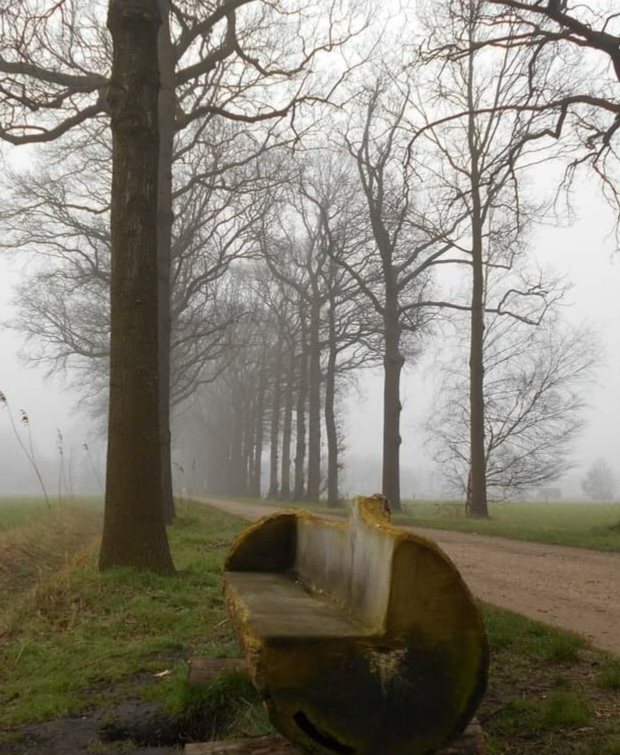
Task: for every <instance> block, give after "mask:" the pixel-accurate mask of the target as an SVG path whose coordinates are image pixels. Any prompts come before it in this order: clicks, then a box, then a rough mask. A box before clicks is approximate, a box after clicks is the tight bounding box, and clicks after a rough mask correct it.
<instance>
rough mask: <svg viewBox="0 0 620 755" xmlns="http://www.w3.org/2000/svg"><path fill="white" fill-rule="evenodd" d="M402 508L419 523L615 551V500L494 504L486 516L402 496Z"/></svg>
mask: <svg viewBox="0 0 620 755" xmlns="http://www.w3.org/2000/svg"><path fill="white" fill-rule="evenodd" d="M404 508H405V511H406V520H407V521H408V522H409V523H411V524H414V525H417V526H419V527H434V528H439V529H450V530H459V531H462V532H477V533H478V534H481V535H498V536H500V537H511V538H516V539H517V540H534V541H537V542H540V543H551V544H556V545H573V546H577V547H582V548H594V549H597V550H606V551H620V527H619V526H618V525H619V524H620V505H618V504H611V503H495V504H491V505H490V511H489V518H488V519H468V518H466V517H465V511H464V507H463V505H462V504H455V503H434V502H414V501H405V503H404ZM397 519H401V518H400V517H397Z"/></svg>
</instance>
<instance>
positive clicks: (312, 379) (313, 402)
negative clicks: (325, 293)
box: [306, 291, 321, 502]
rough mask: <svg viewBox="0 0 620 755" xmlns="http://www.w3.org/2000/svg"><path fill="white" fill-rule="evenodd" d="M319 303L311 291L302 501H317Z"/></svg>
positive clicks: (318, 483)
mask: <svg viewBox="0 0 620 755" xmlns="http://www.w3.org/2000/svg"><path fill="white" fill-rule="evenodd" d="M320 328H321V302H320V299H319V292H318V291H313V292H312V302H311V304H310V355H309V357H310V359H309V384H308V487H307V490H306V500H307V501H311V502H315V501H318V500H319V498H320V495H321V340H320Z"/></svg>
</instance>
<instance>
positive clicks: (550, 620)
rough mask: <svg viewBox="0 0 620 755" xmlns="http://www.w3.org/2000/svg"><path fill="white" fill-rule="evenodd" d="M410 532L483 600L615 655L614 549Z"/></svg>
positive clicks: (246, 513)
mask: <svg viewBox="0 0 620 755" xmlns="http://www.w3.org/2000/svg"><path fill="white" fill-rule="evenodd" d="M205 502H207V501H205ZM208 503H209V504H210V505H213V506H215V507H217V508H220V509H222V510H224V511H228V512H229V513H231V514H234V515H236V516H239V517H242V518H244V519H248V520H250V521H254V520H256V519H258V518H260V517H261V516H265V515H266V514H273V513H274V512H275V509H274V508H273V507H271V506H264V505H260V504H248V503H237V502H235V501H221V500H209V501H208ZM415 531H416V532H418V533H419V534H421V535H425V536H426V537H430V538H431V539H433V540H435V541H436V542H438V543H439V545H441V547H442V548H443V549H444V551H445V552H446V553H447V554H448V555H449V556H450V558H451V559H452V560H453V561H454V563H455V564H456V565H457V566H458V568H459V569H460V571H461V574H462V575H463V577H464V578H465V580H466V581H467V584H468V585H469V586H470V588H471V590H472V592H473V593H474V594H475V595H476V596H477V597H478V598H480V599H481V600H483V601H485V602H486V603H491V604H493V605H496V606H499V607H500V608H508V609H510V610H511V611H516V612H518V613H521V614H524V615H525V616H529V617H531V618H532V619H536V620H538V621H543V622H545V623H547V624H551V625H553V626H556V627H560V628H561V629H570V630H572V631H573V632H578V633H579V634H582V635H584V636H585V637H587V638H588V640H590V642H592V644H593V645H595V646H596V647H598V648H601V649H602V650H607V651H608V652H611V653H614V654H615V655H617V656H620V553H603V552H600V551H592V550H586V549H584V548H566V547H562V546H558V545H544V544H541V543H529V542H522V541H519V540H508V539H506V538H502V537H488V536H486V535H471V534H467V533H461V532H447V531H444V530H424V529H419V530H418V529H416V530H415Z"/></svg>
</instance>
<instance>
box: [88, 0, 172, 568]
mask: <svg viewBox="0 0 620 755" xmlns="http://www.w3.org/2000/svg"><path fill="white" fill-rule="evenodd" d="M160 24H161V16H160V11H159V6H158V3H157V0H134V2H132V3H131V5H128V4H127V3H123V2H120V0H110V4H109V13H108V27H109V29H110V32H111V34H112V41H113V62H112V77H111V82H110V95H109V98H110V111H111V116H112V139H113V146H112V150H113V153H112V154H113V175H112V205H111V219H110V224H111V246H112V276H111V290H110V309H111V323H110V406H109V417H108V456H107V469H106V497H105V515H104V525H103V538H102V544H101V551H100V554H99V567H100V568H101V569H110V568H113V567H133V568H137V569H145V570H149V571H154V572H158V573H163V574H170V573H172V572H173V571H174V567H173V564H172V558H171V556H170V550H169V547H168V540H167V537H166V529H165V525H164V518H163V505H162V495H161V493H162V489H161V479H162V475H161V452H160V445H159V441H160V430H159V417H160V412H159V406H160V405H159V379H158V374H159V357H158V344H159V338H158V314H159V313H158V303H157V299H158V296H157V294H158V283H157V230H156V229H157V175H158V162H159V129H158V92H159V73H158V59H157V36H158V30H159V26H160Z"/></svg>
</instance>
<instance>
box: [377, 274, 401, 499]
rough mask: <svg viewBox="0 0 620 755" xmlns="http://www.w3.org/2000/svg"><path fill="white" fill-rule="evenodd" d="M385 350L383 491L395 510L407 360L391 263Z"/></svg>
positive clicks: (398, 491) (398, 493)
mask: <svg viewBox="0 0 620 755" xmlns="http://www.w3.org/2000/svg"><path fill="white" fill-rule="evenodd" d="M385 277H386V281H385V286H386V293H385V311H384V315H383V325H384V331H385V351H384V355H383V480H382V486H383V495H384V496H385V497H386V498H387V499H388V500H389V502H390V506H391V508H392V510H393V511H400V510H401V503H400V444H401V437H400V415H401V411H402V406H401V403H400V375H401V372H402V369H403V365H404V363H405V360H404V358H403V355H402V354H401V351H400V318H399V314H398V294H397V291H396V286H395V284H394V283H393V281H392V280H391V279H392V277H393V272H392V269H391V265H390V266H389V268H388V270H387V272H386V276H385Z"/></svg>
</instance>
